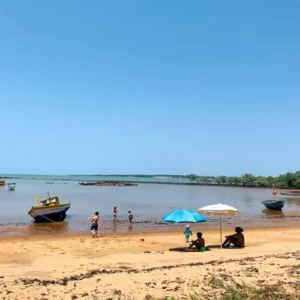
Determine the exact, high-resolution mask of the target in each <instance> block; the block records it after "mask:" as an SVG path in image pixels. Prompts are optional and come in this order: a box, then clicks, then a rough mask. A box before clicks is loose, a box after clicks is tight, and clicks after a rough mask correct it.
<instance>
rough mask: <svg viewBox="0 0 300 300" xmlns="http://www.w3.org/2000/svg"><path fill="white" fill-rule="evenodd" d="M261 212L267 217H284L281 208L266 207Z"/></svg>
mask: <svg viewBox="0 0 300 300" xmlns="http://www.w3.org/2000/svg"><path fill="white" fill-rule="evenodd" d="M262 212H263V213H264V214H265V215H266V216H267V217H269V218H274V217H277V218H284V213H283V211H282V210H272V209H267V208H266V209H264V210H263V211H262Z"/></svg>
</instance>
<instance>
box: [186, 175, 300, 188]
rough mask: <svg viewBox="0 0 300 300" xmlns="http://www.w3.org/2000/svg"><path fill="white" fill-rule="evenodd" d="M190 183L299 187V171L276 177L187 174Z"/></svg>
mask: <svg viewBox="0 0 300 300" xmlns="http://www.w3.org/2000/svg"><path fill="white" fill-rule="evenodd" d="M186 178H188V179H189V180H190V182H191V183H194V184H203V185H210V184H211V185H222V186H244V187H273V186H275V187H277V188H281V189H288V188H300V171H297V172H295V173H292V172H288V173H286V174H283V175H279V176H278V177H273V176H268V177H265V176H254V175H252V174H249V173H248V174H243V175H241V176H238V177H229V176H217V177H209V176H198V175H196V174H189V175H187V176H186Z"/></svg>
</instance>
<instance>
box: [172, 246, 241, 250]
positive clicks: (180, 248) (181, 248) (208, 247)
mask: <svg viewBox="0 0 300 300" xmlns="http://www.w3.org/2000/svg"><path fill="white" fill-rule="evenodd" d="M245 247H246V246H245ZM245 247H232V246H230V247H229V248H222V250H238V249H239V250H241V249H244V248H245ZM213 249H221V247H220V245H208V246H206V251H210V250H213ZM169 251H173V252H200V251H196V249H195V248H188V249H186V248H185V247H177V248H171V249H169Z"/></svg>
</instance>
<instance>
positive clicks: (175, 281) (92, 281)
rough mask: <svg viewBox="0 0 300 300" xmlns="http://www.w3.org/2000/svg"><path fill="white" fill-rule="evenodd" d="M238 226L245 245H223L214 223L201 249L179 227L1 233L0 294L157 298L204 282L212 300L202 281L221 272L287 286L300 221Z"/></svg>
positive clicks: (293, 280)
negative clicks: (191, 247) (191, 248)
mask: <svg viewBox="0 0 300 300" xmlns="http://www.w3.org/2000/svg"><path fill="white" fill-rule="evenodd" d="M244 229H245V232H244V233H245V238H246V247H245V248H244V249H222V250H221V249H220V248H219V246H220V233H219V230H218V229H217V228H211V229H209V230H208V229H207V230H203V231H202V232H203V234H204V238H205V239H206V245H207V246H210V247H211V251H208V252H204V253H200V252H183V251H181V250H182V249H184V247H185V242H184V236H183V234H181V232H180V231H174V232H160V233H159V232H155V233H143V234H141V233H129V234H125V235H124V234H105V235H103V236H102V235H101V237H99V238H97V239H92V238H91V236H90V235H89V234H88V233H87V234H85V235H69V236H30V237H22V236H19V237H5V238H1V239H0V241H1V250H0V265H1V274H0V276H2V279H0V296H4V295H5V297H6V298H5V299H8V300H10V299H16V297H17V298H18V299H27V297H29V299H42V298H44V299H48V300H50V299H117V298H116V296H118V295H124V296H125V295H126V298H124V299H155V298H149V297H150V296H151V297H157V299H158V298H159V297H166V296H181V295H184V294H187V293H188V292H201V293H202V294H203V293H204V290H203V289H206V291H205V293H207V295H208V296H207V297H206V298H205V299H217V298H213V297H212V295H213V294H212V293H214V289H213V288H212V287H209V286H207V285H206V283H207V280H208V279H209V278H221V279H222V278H223V280H225V282H227V283H228V284H233V280H238V281H239V282H242V281H244V282H246V283H247V284H257V281H258V280H264V282H265V284H276V283H277V282H279V281H282V282H286V284H287V286H290V287H291V290H292V289H293V287H294V286H295V285H296V284H297V280H298V277H297V276H295V277H293V276H291V275H289V276H288V274H284V272H290V270H291V269H293V270H294V269H295V268H296V271H295V272H297V270H299V260H300V252H299V244H300V227H299V226H293V227H270V228H264V229H260V228H251V229H248V228H244ZM232 232H233V228H225V229H224V232H223V237H224V236H225V235H227V234H230V233H232ZM195 233H196V232H194V235H195ZM297 268H298V269H297ZM257 270H258V271H257ZM267 274H273V275H272V276H267ZM295 274H297V273H295ZM220 276H221V277H220ZM4 286H5V287H4ZM220 290H222V289H221V288H220ZM7 291H9V293H7ZM215 292H218V293H219V288H217V289H215ZM83 295H85V296H83ZM209 295H211V298H209ZM72 297H73V298H72ZM75 297H77V298H75ZM84 297H86V298H84ZM87 297H89V298H87ZM147 297H148V298H147ZM182 297H183V296H182ZM179 299H184V298H179Z"/></svg>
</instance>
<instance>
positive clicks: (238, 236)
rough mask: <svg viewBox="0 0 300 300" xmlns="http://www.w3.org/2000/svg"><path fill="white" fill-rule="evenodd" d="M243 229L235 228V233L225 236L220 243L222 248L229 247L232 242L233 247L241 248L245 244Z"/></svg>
mask: <svg viewBox="0 0 300 300" xmlns="http://www.w3.org/2000/svg"><path fill="white" fill-rule="evenodd" d="M243 231H244V229H243V228H241V227H236V228H235V232H236V233H235V234H233V235H228V236H226V240H225V241H224V243H223V244H222V247H223V248H229V246H230V244H233V245H234V246H235V247H238V248H243V247H244V246H245V238H244V235H243Z"/></svg>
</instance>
